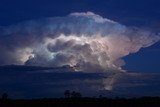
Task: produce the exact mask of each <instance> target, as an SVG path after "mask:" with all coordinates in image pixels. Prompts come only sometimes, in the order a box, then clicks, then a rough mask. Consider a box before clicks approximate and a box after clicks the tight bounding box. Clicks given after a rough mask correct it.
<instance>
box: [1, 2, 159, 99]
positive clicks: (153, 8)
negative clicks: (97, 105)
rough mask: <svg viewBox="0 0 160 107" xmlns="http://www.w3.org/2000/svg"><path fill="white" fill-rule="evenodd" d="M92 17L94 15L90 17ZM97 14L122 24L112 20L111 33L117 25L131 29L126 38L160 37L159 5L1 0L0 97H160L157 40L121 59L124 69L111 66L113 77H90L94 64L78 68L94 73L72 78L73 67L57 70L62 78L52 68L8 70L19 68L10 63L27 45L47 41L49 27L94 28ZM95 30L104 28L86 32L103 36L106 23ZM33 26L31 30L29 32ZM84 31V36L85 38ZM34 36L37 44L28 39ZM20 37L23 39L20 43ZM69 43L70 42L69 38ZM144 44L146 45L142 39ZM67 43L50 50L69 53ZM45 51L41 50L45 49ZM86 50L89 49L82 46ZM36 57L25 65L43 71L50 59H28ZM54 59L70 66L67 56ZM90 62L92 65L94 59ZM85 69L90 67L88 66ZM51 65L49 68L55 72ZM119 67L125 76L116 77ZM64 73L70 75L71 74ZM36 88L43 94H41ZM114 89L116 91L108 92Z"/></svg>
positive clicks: (80, 74)
mask: <svg viewBox="0 0 160 107" xmlns="http://www.w3.org/2000/svg"><path fill="white" fill-rule="evenodd" d="M74 12H77V14H78V15H77V14H74V15H72V14H71V13H74ZM82 12H84V13H82ZM87 12H90V13H87ZM69 14H71V15H69ZM90 14H91V16H87V15H90ZM79 15H81V16H79ZM97 15H98V18H102V19H100V21H101V20H102V21H103V20H104V19H103V18H107V19H109V20H112V21H115V22H117V23H118V24H117V23H116V24H115V23H114V22H112V21H108V22H107V24H108V23H109V26H110V25H111V27H112V26H113V28H114V26H115V29H116V30H117V29H118V30H119V29H120V30H125V28H127V29H131V30H125V33H124V34H126V32H127V34H129V36H128V35H127V36H126V37H130V34H133V36H134V35H136V33H137V35H139V34H141V32H143V30H144V32H152V33H154V35H158V36H160V1H159V0H0V33H1V34H0V45H1V44H2V45H1V46H0V51H1V52H0V53H1V57H0V65H1V67H0V94H1V93H3V92H7V93H9V94H10V96H11V97H13V98H14V97H15V96H16V97H15V98H39V97H53V96H54V97H61V96H63V92H64V90H67V89H70V90H76V91H80V92H84V93H83V94H84V95H86V96H94V95H98V94H99V93H101V94H104V95H106V96H109V97H112V96H127V97H134V96H143V95H148V96H152V95H153V96H154V95H160V91H159V88H160V87H159V81H160V80H159V73H160V42H159V40H158V39H157V40H156V39H153V41H156V42H154V43H153V44H152V43H150V42H149V43H150V44H149V46H148V44H147V43H146V44H142V46H141V47H140V50H139V51H138V52H137V51H136V52H135V53H134V52H133V53H132V52H131V53H132V54H129V55H128V54H127V55H122V56H120V62H119V60H118V62H117V63H118V64H119V63H122V62H121V59H123V60H124V61H125V64H122V65H121V64H120V65H118V64H117V66H116V69H115V68H114V67H113V66H111V67H110V68H111V69H110V68H109V70H111V71H112V70H113V72H111V73H110V72H109V74H108V73H105V72H103V73H102V72H98V73H97V72H96V73H91V74H90V72H92V69H91V68H92V67H93V65H92V63H91V64H90V63H84V65H83V64H82V65H76V66H83V68H84V69H83V70H88V69H86V68H87V67H88V68H89V70H90V72H85V73H83V72H78V73H73V72H72V69H70V68H69V70H68V68H64V70H63V67H62V68H57V69H60V72H61V71H62V72H61V73H59V72H58V73H57V70H55V69H51V70H50V69H48V68H39V69H38V70H33V69H31V70H28V69H26V68H23V67H22V68H19V66H16V67H15V68H14V69H13V70H12V67H14V66H10V65H12V64H15V63H12V62H14V61H12V60H15V59H16V58H18V57H19V56H16V55H19V54H16V55H15V56H16V57H15V56H14V52H15V51H16V50H18V49H20V48H25V46H29V45H28V44H30V43H31V45H32V43H34V42H35V40H37V41H42V40H41V39H43V33H46V32H47V31H46V32H45V28H46V27H48V25H49V26H50V25H51V26H52V24H53V25H54V23H56V24H57V25H61V23H62V24H63V23H65V24H66V23H69V24H73V26H81V24H82V25H83V23H84V24H85V22H87V20H89V21H91V24H92V20H90V19H89V18H90V17H91V19H92V17H93V19H94V18H95V17H96V18H97ZM77 17H78V18H79V17H80V18H79V19H78V18H77ZM46 18H51V19H49V20H50V21H48V19H46ZM52 18H53V19H52ZM81 19H82V23H81V24H80V25H75V22H74V21H77V20H81ZM63 20H67V21H63ZM72 20H73V22H72ZM27 21H28V22H27ZM32 22H33V29H32ZM59 23H60V24H59ZM97 23H98V24H97ZM99 23H100V24H99ZM56 24H55V25H56ZM76 24H77V23H76ZM86 25H87V24H86ZM123 25H124V26H125V27H124V26H123ZM43 26H44V27H43ZM64 26H65V25H64ZM93 26H95V29H96V30H97V26H98V27H99V26H100V29H98V30H97V31H92V30H91V31H86V32H87V34H88V35H90V34H91V35H92V33H96V32H99V31H101V29H103V27H104V29H106V28H107V27H106V26H108V25H105V24H104V25H103V22H96V21H95V22H93ZM30 27H31V29H29V28H30ZM84 27H85V25H84ZM105 27H106V28H105ZM123 27H124V29H123ZM121 28H122V29H121ZM134 28H135V29H138V30H140V31H137V32H135V34H134V33H133V32H132V30H133V31H134ZM17 29H18V30H17ZM28 29H29V30H28ZM37 29H38V30H37ZM57 29H58V30H57ZM57 29H56V30H55V31H57V32H58V33H59V31H61V29H60V28H57ZM59 29H60V30H59ZM73 29H74V28H73ZM79 29H81V28H78V30H79ZM83 29H85V28H82V31H83ZM78 30H76V31H75V32H76V33H77V32H78V33H77V35H79V34H81V31H80V30H79V31H78ZM118 30H117V32H118V33H117V32H116V33H117V34H119V33H121V31H118ZM34 31H35V32H34ZM41 31H42V32H41ZM62 31H63V32H62V33H66V34H70V31H67V30H63V29H62ZM113 31H114V30H113ZM113 31H112V28H111V31H110V32H113ZM28 32H29V33H28ZM57 32H56V33H55V35H57ZM68 32H69V33H68ZM75 32H74V30H73V34H76V33H75ZM79 32H80V33H79ZM86 32H85V31H84V33H86ZM88 32H89V33H88ZM102 32H105V31H103V30H102ZM110 32H109V34H110ZM122 32H123V31H122ZM128 32H129V33H128ZM130 32H132V33H130ZM139 32H140V33H139ZM30 33H31V34H30ZM71 33H72V32H71ZM37 34H39V35H42V36H40V37H38V36H34V35H37ZM82 34H83V32H82ZM111 34H115V33H114V32H113V33H111ZM8 35H9V36H10V37H11V38H10V37H9V36H8ZM17 35H18V36H17ZM19 35H23V36H22V37H21V36H19ZM27 35H31V36H28V37H27ZM137 35H136V36H137ZM147 35H149V37H148V39H152V36H150V34H147ZM14 36H15V37H14ZM32 36H34V39H33V40H32V39H30V38H31V37H32ZM19 37H20V39H17V38H19ZM23 37H26V40H24V38H23ZM49 37H50V36H49ZM62 37H63V36H62ZM153 37H154V36H153ZM131 38H132V36H131ZM133 38H134V37H133ZM137 38H138V37H137ZM59 39H62V38H59ZM65 39H67V37H66V38H65ZM148 39H147V40H148ZM136 40H137V39H136ZM139 40H140V39H139V38H138V40H137V41H139ZM147 40H146V39H145V40H144V41H147ZM19 41H20V42H19ZM21 41H22V42H21ZM28 41H29V42H28ZM57 41H58V40H57ZM64 41H65V40H64ZM68 41H69V40H68ZM84 41H85V39H82V41H81V42H84ZM86 41H87V40H86ZM119 41H121V39H117V42H119ZM140 41H141V42H142V43H143V39H142V40H140ZM43 42H44V41H43ZM43 42H42V43H43ZM70 42H71V43H70ZM131 42H132V41H131ZM141 42H140V44H141ZM147 42H148V41H147ZM67 43H68V42H67ZM72 43H75V42H73V41H72V40H71V41H69V43H68V44H69V45H70V44H71V46H72ZM134 43H135V45H136V46H138V44H139V42H134ZM19 44H20V45H19ZM35 44H36V42H35ZM35 44H34V45H35ZM68 44H65V43H64V44H63V43H62V42H61V41H60V44H58V43H57V44H56V45H55V47H54V48H53V46H52V47H51V48H49V46H50V45H48V47H47V49H50V51H53V52H54V51H55V50H60V49H62V48H63V47H64V48H66V47H65V46H68ZM75 44H76V43H75ZM51 45H53V44H51ZM96 45H97V44H96ZM150 45H151V46H150ZM35 46H36V45H35ZM6 47H7V48H6ZM131 47H132V46H131ZM144 47H145V48H144ZM41 48H42V49H43V47H42V46H41ZM82 48H83V47H80V46H77V47H74V48H73V49H70V48H69V49H70V51H74V50H79V49H82ZM84 48H85V49H88V50H89V48H88V47H87V46H84ZM119 48H121V47H119ZM119 48H115V49H119ZM67 49H68V48H67ZM85 49H84V50H85ZM8 50H10V51H11V53H9V52H8ZM113 50H114V49H113ZM5 51H7V52H5ZM28 51H30V50H27V52H28ZM60 51H61V50H60ZM82 51H83V49H82ZM12 52H13V53H12ZM36 52H39V50H36ZM44 52H45V51H44ZM78 52H79V51H78ZM6 53H7V54H6ZM19 53H23V50H22V52H21V50H20V51H19ZM39 53H42V54H43V52H42V51H40V52H39ZM82 53H83V52H82ZM3 55H4V57H3ZM5 55H6V56H5ZM7 55H8V56H13V57H11V58H10V57H8V58H7ZM52 56H53V55H52ZM111 56H112V55H111ZM113 56H114V55H113ZM115 56H116V55H115ZM115 56H114V57H115ZM14 57H15V58H14ZM32 57H33V59H31V60H28V61H26V62H25V64H28V65H29V66H30V65H31V66H32V65H33V66H34V65H36V66H37V65H38V67H39V66H41V65H44V64H45V63H46V62H47V61H46V59H45V58H46V57H47V58H48V57H49V56H45V57H44V56H43V57H41V54H38V55H37V59H34V56H33V55H32V56H30V57H29V59H30V58H32ZM38 58H39V59H38ZM56 58H57V59H56V60H55V61H56V63H57V65H60V66H62V65H67V64H68V63H67V61H66V60H69V59H67V58H68V57H66V55H64V56H60V55H59V56H57V57H56ZM65 58H66V59H65ZM109 58H110V56H109ZM106 59H107V58H106ZM111 59H112V58H111ZM117 59H119V58H117ZM88 60H89V61H91V60H90V59H88ZM107 60H108V59H107ZM16 61H17V59H16ZM43 61H44V62H43ZM45 61H46V62H45ZM65 61H66V63H67V64H66V63H63V64H61V63H62V62H65ZM37 62H38V63H37ZM16 63H17V62H16ZM47 63H48V62H47ZM54 63H55V62H54ZM18 64H19V63H18ZM18 64H17V65H18ZM49 64H50V65H52V63H49ZM85 64H86V66H87V67H86V66H85ZM3 65H7V66H6V68H5V67H3ZM8 65H9V66H8ZM15 65H16V64H15ZM50 65H49V67H52V66H50ZM53 65H54V64H53ZM55 65H56V64H55ZM43 67H46V66H43ZM47 67H48V66H47ZM53 67H55V66H53ZM56 67H57V66H56ZM58 67H59V66H58ZM107 67H108V65H107ZM107 67H106V68H107ZM117 67H122V69H123V70H125V71H127V72H126V73H124V72H119V71H118V73H115V72H116V70H119V68H118V69H117ZM95 68H96V70H97V69H98V70H101V68H100V67H99V66H98V65H96V66H95ZM104 68H105V67H104ZM66 69H67V70H66ZM93 69H94V67H93ZM83 70H82V71H83ZM120 70H121V69H120ZM54 71H55V72H54ZM64 71H65V72H64ZM66 71H69V73H68V72H66ZM70 71H71V73H70ZM145 73H146V74H145ZM17 77H18V78H17ZM64 81H65V82H64ZM105 81H106V82H105ZM152 83H153V84H152ZM82 84H83V85H82ZM37 89H39V90H38V91H37ZM112 89H113V91H110V90H112ZM144 89H145V90H144ZM53 90H54V91H53ZM97 90H100V91H97ZM108 90H109V91H110V92H109V93H106V92H108ZM152 92H153V93H152Z"/></svg>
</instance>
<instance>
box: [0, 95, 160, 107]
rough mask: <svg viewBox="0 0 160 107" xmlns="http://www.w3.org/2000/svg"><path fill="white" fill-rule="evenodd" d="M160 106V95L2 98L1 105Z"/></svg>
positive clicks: (20, 106)
mask: <svg viewBox="0 0 160 107" xmlns="http://www.w3.org/2000/svg"><path fill="white" fill-rule="evenodd" d="M57 106H58V107H60V106H61V107H77V106H78V107H142V106H143V107H160V98H159V97H143V98H133V99H123V98H116V99H107V98H68V99H65V98H60V99H33V100H11V99H8V100H0V107H57Z"/></svg>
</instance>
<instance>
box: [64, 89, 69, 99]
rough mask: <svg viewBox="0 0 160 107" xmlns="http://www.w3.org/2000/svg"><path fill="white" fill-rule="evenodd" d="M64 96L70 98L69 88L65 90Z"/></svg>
mask: <svg viewBox="0 0 160 107" xmlns="http://www.w3.org/2000/svg"><path fill="white" fill-rule="evenodd" d="M64 97H65V98H70V97H71V93H70V91H69V90H66V91H65V92H64Z"/></svg>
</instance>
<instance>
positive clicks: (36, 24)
mask: <svg viewBox="0 0 160 107" xmlns="http://www.w3.org/2000/svg"><path fill="white" fill-rule="evenodd" d="M159 40H160V36H159V35H158V34H156V33H154V32H151V31H148V30H144V29H140V28H136V27H127V26H125V25H122V24H120V23H118V22H115V21H112V20H109V19H107V18H103V17H101V16H99V15H97V14H95V13H92V12H86V13H78V12H77V13H71V14H70V15H68V16H65V17H51V18H46V19H40V20H31V21H26V22H22V23H18V24H16V25H10V26H3V27H1V28H0V49H1V55H0V65H10V64H20V65H33V66H47V67H48V66H49V67H56V66H63V65H70V66H72V67H75V68H76V70H77V71H92V72H94V71H95V72H96V71H112V70H122V68H121V67H122V66H123V65H124V64H125V62H124V60H123V57H125V56H127V55H129V54H132V53H136V52H138V51H139V50H140V49H141V48H145V47H148V46H151V45H153V44H154V43H156V42H158V41H159Z"/></svg>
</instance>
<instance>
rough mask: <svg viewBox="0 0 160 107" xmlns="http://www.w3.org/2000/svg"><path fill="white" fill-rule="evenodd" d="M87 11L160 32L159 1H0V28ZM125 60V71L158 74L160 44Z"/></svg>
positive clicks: (128, 24)
mask: <svg viewBox="0 0 160 107" xmlns="http://www.w3.org/2000/svg"><path fill="white" fill-rule="evenodd" d="M86 11H92V12H94V13H96V14H99V15H101V16H103V17H106V18H109V19H112V20H114V21H117V22H119V23H121V24H124V25H127V26H138V27H148V28H150V29H153V30H154V31H155V32H160V1H159V0H0V26H7V25H11V24H15V23H18V22H22V21H26V20H32V19H40V18H45V17H54V16H66V15H68V14H69V13H72V12H86ZM124 59H125V61H126V65H125V66H124V69H127V70H134V71H144V72H158V71H160V67H159V66H160V43H156V44H155V45H153V46H151V47H149V48H146V49H142V50H141V51H140V52H139V53H136V54H132V55H129V56H127V57H125V58H124Z"/></svg>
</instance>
